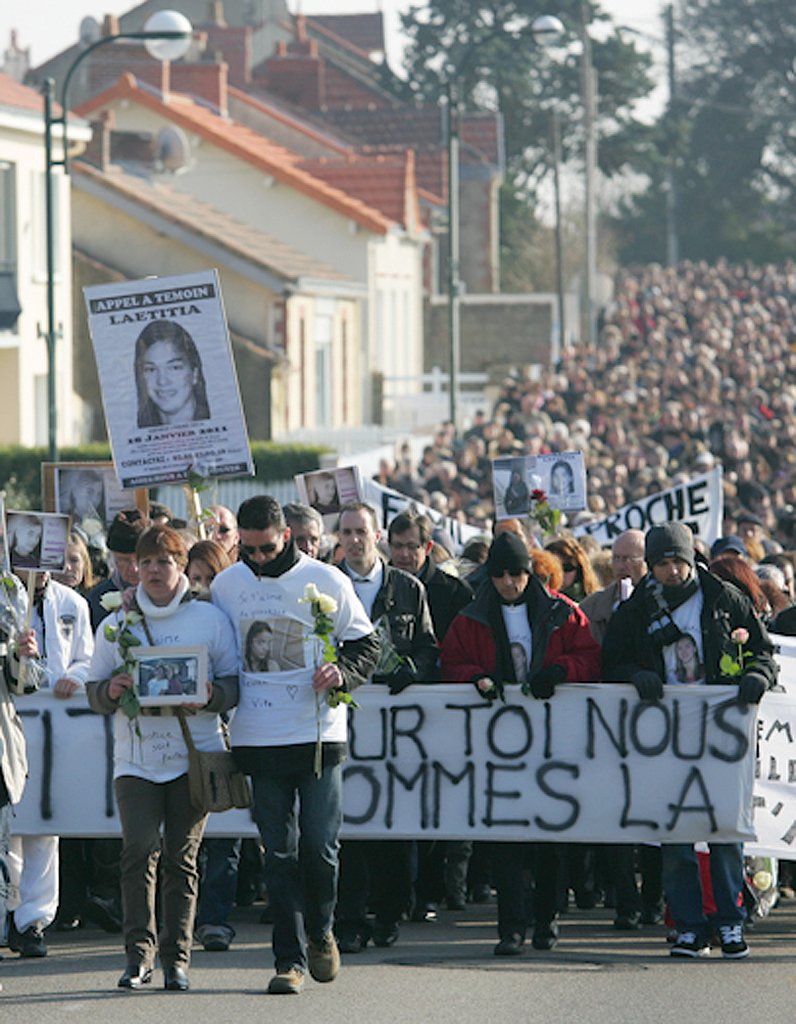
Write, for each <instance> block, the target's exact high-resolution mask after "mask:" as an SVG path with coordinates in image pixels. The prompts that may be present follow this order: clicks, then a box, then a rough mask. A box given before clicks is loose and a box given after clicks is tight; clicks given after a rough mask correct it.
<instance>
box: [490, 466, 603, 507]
mask: <svg viewBox="0 0 796 1024" xmlns="http://www.w3.org/2000/svg"><path fill="white" fill-rule="evenodd" d="M492 483H493V490H494V499H495V519H498V520H499V519H513V518H514V517H522V516H526V515H528V513H529V512H530V511H531V510H532V508H533V506H534V501H535V499H534V496H533V492H534V491H542V492H544V496H545V500H546V501H547V503H548V505H550V507H551V508H557V509H560V510H561V511H562V512H577V511H578V510H579V509H583V508H586V469H585V467H584V463H583V452H557V453H555V454H554V455H523V456H508V457H506V458H500V459H493V461H492Z"/></svg>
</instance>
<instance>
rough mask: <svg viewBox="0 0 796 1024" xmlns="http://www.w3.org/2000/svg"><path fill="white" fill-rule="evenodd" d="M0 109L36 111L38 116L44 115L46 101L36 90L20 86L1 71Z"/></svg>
mask: <svg viewBox="0 0 796 1024" xmlns="http://www.w3.org/2000/svg"><path fill="white" fill-rule="evenodd" d="M0 107H6V108H8V109H10V110H25V111H31V110H34V111H36V113H37V114H43V111H44V100H43V99H42V97H41V96H40V95H39V93H37V92H36V90H35V89H29V88H28V86H27V85H20V84H19V82H16V81H14V79H13V78H11V77H10V76H9V75H7V74H6V73H5V72H4V71H0Z"/></svg>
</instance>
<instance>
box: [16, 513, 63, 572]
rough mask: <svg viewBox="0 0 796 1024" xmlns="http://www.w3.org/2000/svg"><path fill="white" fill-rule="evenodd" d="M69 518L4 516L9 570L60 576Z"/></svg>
mask: <svg viewBox="0 0 796 1024" xmlns="http://www.w3.org/2000/svg"><path fill="white" fill-rule="evenodd" d="M68 534H69V517H68V516H61V515H57V514H56V513H54V512H12V511H11V510H10V509H9V510H8V511H7V512H6V536H7V538H8V550H9V556H10V558H11V568H12V569H15V570H16V569H27V570H31V571H33V572H63V569H64V565H65V563H66V543H67V539H68Z"/></svg>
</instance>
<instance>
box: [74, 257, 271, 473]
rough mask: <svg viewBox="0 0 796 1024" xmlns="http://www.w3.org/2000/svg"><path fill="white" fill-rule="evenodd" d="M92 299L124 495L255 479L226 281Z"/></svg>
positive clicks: (163, 282) (176, 283)
mask: <svg viewBox="0 0 796 1024" xmlns="http://www.w3.org/2000/svg"><path fill="white" fill-rule="evenodd" d="M83 291H84V294H85V299H86V308H87V311H88V321H89V329H90V331H91V340H92V342H93V345H94V354H95V356H96V360H97V370H98V372H99V378H100V386H101V389H102V402H103V407H104V409H105V419H106V422H107V424H108V433H109V435H110V439H111V447H112V449H113V461H114V465H115V467H116V474H117V476H118V477H119V480H120V482H121V484H122V486H123V487H141V486H146V485H148V484H157V483H167V482H169V481H180V480H185V479H186V478H187V474H188V471H189V470H190V469H193V470H194V471H195V472H197V473H199V474H201V475H202V476H206V477H210V476H212V477H225V476H242V475H245V474H251V473H252V472H253V464H252V458H251V452H250V450H249V442H248V437H247V433H246V424H245V422H244V418H243V409H242V406H241V401H240V393H239V390H238V380H237V376H236V373H235V366H234V362H233V358H232V347H231V345H230V341H229V331H228V330H227V323H226V318H225V316H224V307H223V303H222V299H221V289H220V286H219V281H218V274H217V272H216V271H215V270H207V271H203V272H201V273H197V274H186V275H183V276H180V277H161V278H148V279H146V280H143V281H123V282H117V283H115V284H105V285H94V286H91V287H89V288H84V289H83Z"/></svg>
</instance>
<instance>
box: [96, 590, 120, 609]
mask: <svg viewBox="0 0 796 1024" xmlns="http://www.w3.org/2000/svg"><path fill="white" fill-rule="evenodd" d="M100 604H101V605H102V607H103V608H104V609H105V611H106V612H115V611H117V610H118V609H119V608H121V606H122V595H121V594H120V593H119V591H118V590H114V591H112V592H111V593H110V594H103V595H102V597H101V598H100Z"/></svg>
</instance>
